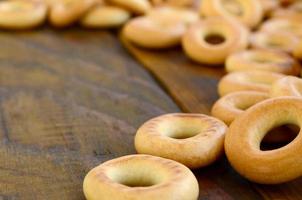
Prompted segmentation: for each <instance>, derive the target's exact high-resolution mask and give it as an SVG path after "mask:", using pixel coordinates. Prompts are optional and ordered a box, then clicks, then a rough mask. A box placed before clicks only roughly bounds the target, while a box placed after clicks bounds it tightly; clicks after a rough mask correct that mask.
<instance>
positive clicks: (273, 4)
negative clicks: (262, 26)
mask: <svg viewBox="0 0 302 200" xmlns="http://www.w3.org/2000/svg"><path fill="white" fill-rule="evenodd" d="M260 3H261V5H262V10H263V13H264V15H266V16H268V15H270V13H271V12H272V11H274V10H276V9H277V8H278V7H279V2H278V1H276V0H261V1H260Z"/></svg>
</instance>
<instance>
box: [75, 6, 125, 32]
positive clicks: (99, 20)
mask: <svg viewBox="0 0 302 200" xmlns="http://www.w3.org/2000/svg"><path fill="white" fill-rule="evenodd" d="M129 19H130V13H129V12H128V11H126V10H124V9H122V8H119V7H114V6H107V5H99V6H95V7H94V8H92V9H91V10H90V11H89V12H88V13H87V14H86V15H85V16H84V17H83V18H82V19H81V20H80V23H81V25H82V26H84V27H89V28H112V27H119V26H121V25H123V24H124V23H126V22H127V21H128V20H129Z"/></svg>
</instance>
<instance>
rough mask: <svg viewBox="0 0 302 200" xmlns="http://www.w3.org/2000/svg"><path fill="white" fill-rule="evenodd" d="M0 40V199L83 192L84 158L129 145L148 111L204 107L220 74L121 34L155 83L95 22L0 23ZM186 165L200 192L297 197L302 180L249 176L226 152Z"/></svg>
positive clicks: (101, 157)
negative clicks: (18, 29) (206, 162)
mask: <svg viewBox="0 0 302 200" xmlns="http://www.w3.org/2000/svg"><path fill="white" fill-rule="evenodd" d="M0 44H1V48H0V200H2V199H3V200H10V199H22V200H23V199H24V200H31V199H47V200H48V199H50V200H52V199H54V200H58V199H60V200H73V199H75V200H82V199H84V196H83V192H82V181H83V178H84V176H85V174H86V173H87V172H88V171H89V170H90V169H91V168H92V167H94V166H95V165H97V164H99V163H101V162H103V161H105V160H108V159H112V158H115V157H118V156H122V155H127V154H132V153H135V150H134V146H133V137H134V134H135V131H136V129H137V128H138V127H139V126H140V125H141V124H142V123H143V122H144V121H146V120H147V119H149V118H151V117H154V116H157V115H160V114H163V113H168V112H180V111H181V110H183V111H186V112H202V113H208V112H209V110H210V107H211V105H212V103H213V102H214V101H215V100H216V98H217V94H216V83H217V81H218V79H219V78H220V77H221V76H222V75H223V70H221V69H213V68H209V67H200V66H199V65H197V64H194V63H192V62H191V61H189V60H188V59H187V58H186V57H185V56H183V54H182V53H181V51H180V50H179V49H172V50H169V51H163V52H152V51H145V50H141V49H138V48H135V47H133V46H132V45H129V44H127V43H125V44H126V46H127V47H128V49H130V50H131V52H132V53H133V55H135V57H137V58H138V59H139V60H140V61H141V62H142V63H143V64H144V66H145V67H146V68H147V69H148V70H149V71H151V72H152V73H153V74H154V75H155V76H154V77H155V78H156V79H157V81H159V82H160V85H159V84H158V83H157V81H156V80H155V79H154V78H153V77H152V76H151V75H150V74H149V73H148V72H147V71H146V70H145V69H144V68H143V67H142V66H141V65H140V64H139V63H138V62H136V61H135V60H134V59H133V58H132V57H131V56H130V54H128V53H127V51H125V49H123V47H122V46H121V43H120V42H119V40H118V38H117V36H116V35H115V34H114V33H109V32H102V31H95V32H92V31H85V30H76V29H70V30H65V31H53V30H49V29H43V30H37V31H30V32H22V33H11V32H1V33H0ZM168 94H169V95H170V96H171V97H172V98H171V97H169V95H168ZM194 173H195V175H196V176H197V178H198V180H199V183H200V199H203V200H211V199H213V200H216V199H302V192H301V191H302V190H301V187H300V185H301V183H302V182H301V179H298V180H296V181H294V182H291V183H289V184H283V185H278V186H259V185H255V184H251V183H249V182H248V181H246V180H245V179H243V178H241V177H240V176H239V175H238V174H237V173H236V172H234V170H232V168H231V167H230V166H229V164H228V163H227V161H226V159H225V158H222V159H221V160H220V161H218V162H217V163H215V164H214V165H212V166H210V167H206V168H202V169H199V170H195V171H194Z"/></svg>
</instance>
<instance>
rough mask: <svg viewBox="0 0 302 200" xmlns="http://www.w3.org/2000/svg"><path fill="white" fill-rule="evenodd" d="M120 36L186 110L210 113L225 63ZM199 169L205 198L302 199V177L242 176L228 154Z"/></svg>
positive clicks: (203, 197) (202, 195)
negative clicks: (270, 182) (256, 180)
mask: <svg viewBox="0 0 302 200" xmlns="http://www.w3.org/2000/svg"><path fill="white" fill-rule="evenodd" d="M120 38H121V41H122V42H123V44H124V46H125V47H126V48H127V49H128V50H129V51H130V52H131V53H132V55H133V56H134V57H135V58H137V60H139V61H140V62H141V63H142V65H143V66H145V67H146V69H148V70H149V71H150V72H151V73H152V74H153V75H154V76H155V77H156V78H157V79H158V81H159V82H160V83H161V84H162V85H163V87H164V88H165V89H166V90H167V91H168V93H169V94H171V96H172V97H173V98H174V99H175V101H176V102H177V103H178V104H179V105H180V106H181V108H182V109H183V110H184V111H185V112H193V113H205V114H209V113H210V109H211V107H212V105H213V103H214V102H215V101H216V100H217V98H218V95H217V92H216V91H217V82H218V81H219V79H220V78H221V77H222V76H223V74H224V73H225V72H224V69H223V68H222V67H210V66H202V65H200V64H197V63H194V62H192V61H190V60H189V59H188V58H186V56H185V55H184V54H183V53H182V51H181V49H180V48H178V49H169V50H165V51H150V50H146V49H142V48H138V47H136V46H134V45H133V44H131V43H130V42H128V41H127V40H126V39H125V38H123V36H122V35H121V36H120ZM238 151H240V150H238ZM213 167H214V169H213ZM199 171H200V173H201V174H198V179H199V184H200V185H201V186H202V185H205V188H204V189H205V190H206V191H202V188H201V191H202V193H201V197H200V198H201V199H208V198H213V199H219V198H220V199H222V198H223V199H224V198H228V197H229V198H233V199H260V198H263V199H292V200H296V199H302V189H301V187H297V186H299V185H301V184H302V178H300V179H297V180H295V181H292V182H290V183H286V184H282V185H277V186H262V185H257V184H252V183H249V182H248V181H246V180H244V179H243V178H241V177H240V176H239V175H238V174H237V173H236V172H235V171H234V170H233V169H232V168H231V167H230V165H229V164H228V163H227V161H226V159H225V158H224V161H220V162H219V163H217V164H215V165H214V166H211V167H209V168H206V169H200V170H199ZM203 174H205V175H204V176H203ZM211 189H215V190H216V191H215V190H214V191H213V190H211ZM223 193H225V194H223ZM226 194H227V195H226ZM258 194H259V195H261V197H260V196H257V195H258ZM255 195H256V196H255Z"/></svg>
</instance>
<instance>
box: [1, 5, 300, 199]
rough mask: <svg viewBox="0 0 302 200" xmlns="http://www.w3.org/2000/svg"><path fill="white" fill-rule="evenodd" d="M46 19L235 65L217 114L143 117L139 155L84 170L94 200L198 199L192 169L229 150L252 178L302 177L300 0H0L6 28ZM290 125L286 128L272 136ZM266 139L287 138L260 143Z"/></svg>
mask: <svg viewBox="0 0 302 200" xmlns="http://www.w3.org/2000/svg"><path fill="white" fill-rule="evenodd" d="M131 17H133V18H131ZM45 21H49V23H50V24H52V25H53V26H54V27H66V26H70V25H72V24H75V23H78V24H80V25H81V26H83V27H88V28H115V27H122V35H123V37H124V38H125V39H127V40H128V41H130V42H131V43H133V44H134V45H137V46H139V47H142V48H147V49H166V48H171V47H174V46H178V45H181V46H182V48H183V51H184V53H185V54H186V55H187V56H188V57H189V58H190V59H192V60H194V61H195V62H197V63H201V64H202V65H208V66H210V67H217V66H221V65H224V66H225V69H226V71H227V72H228V74H227V75H225V76H224V77H223V78H222V79H221V80H220V81H219V84H218V93H219V95H220V99H218V100H217V102H216V103H215V104H214V105H213V107H212V110H211V115H212V116H207V115H204V114H189V113H187V114H185V113H172V114H165V115H162V116H159V117H156V118H153V119H150V120H149V121H147V122H145V123H144V124H143V125H142V126H141V127H140V128H139V129H138V131H137V133H136V135H135V139H134V144H135V148H136V150H137V152H138V154H137V155H128V156H124V157H120V158H116V159H113V160H110V161H107V162H104V163H102V164H101V165H99V166H97V167H95V168H94V169H92V170H91V171H90V172H89V173H88V174H87V175H86V177H85V179H84V183H83V188H84V193H85V196H86V198H87V199H89V200H99V199H104V200H106V199H108V200H111V199H117V200H119V199H120V200H130V199H131V200H134V199H137V200H139V199H144V200H155V199H163V200H194V199H197V198H198V194H199V186H198V181H197V180H196V178H195V176H194V174H193V173H192V172H191V170H190V169H197V168H202V167H205V166H208V165H210V164H212V163H213V162H215V161H217V160H218V159H219V158H220V157H221V156H223V155H224V154H226V156H227V158H228V160H229V162H230V164H231V165H232V167H233V168H234V169H235V170H236V171H237V172H238V173H239V174H241V175H242V176H243V177H245V178H247V179H248V180H250V181H252V182H256V183H260V184H279V183H284V182H287V181H291V180H293V179H295V178H298V177H300V176H301V175H302V159H301V155H302V134H300V133H301V130H300V129H301V126H302V79H301V78H299V77H300V76H301V64H300V62H299V60H302V1H295V0H202V1H201V2H199V1H193V0H150V1H148V0H6V1H1V2H0V27H1V28H2V29H27V28H33V27H37V26H39V25H41V24H43V23H44V22H45ZM283 125H284V126H285V129H282V130H281V132H280V131H276V132H277V133H276V134H272V135H267V133H268V132H270V131H271V130H273V129H274V128H276V127H280V126H283ZM289 130H292V131H289ZM266 135H267V136H266ZM262 140H264V141H265V142H266V143H275V142H278V143H279V142H281V143H288V144H287V145H285V146H283V147H281V148H277V149H273V150H262V149H261V142H262Z"/></svg>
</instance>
